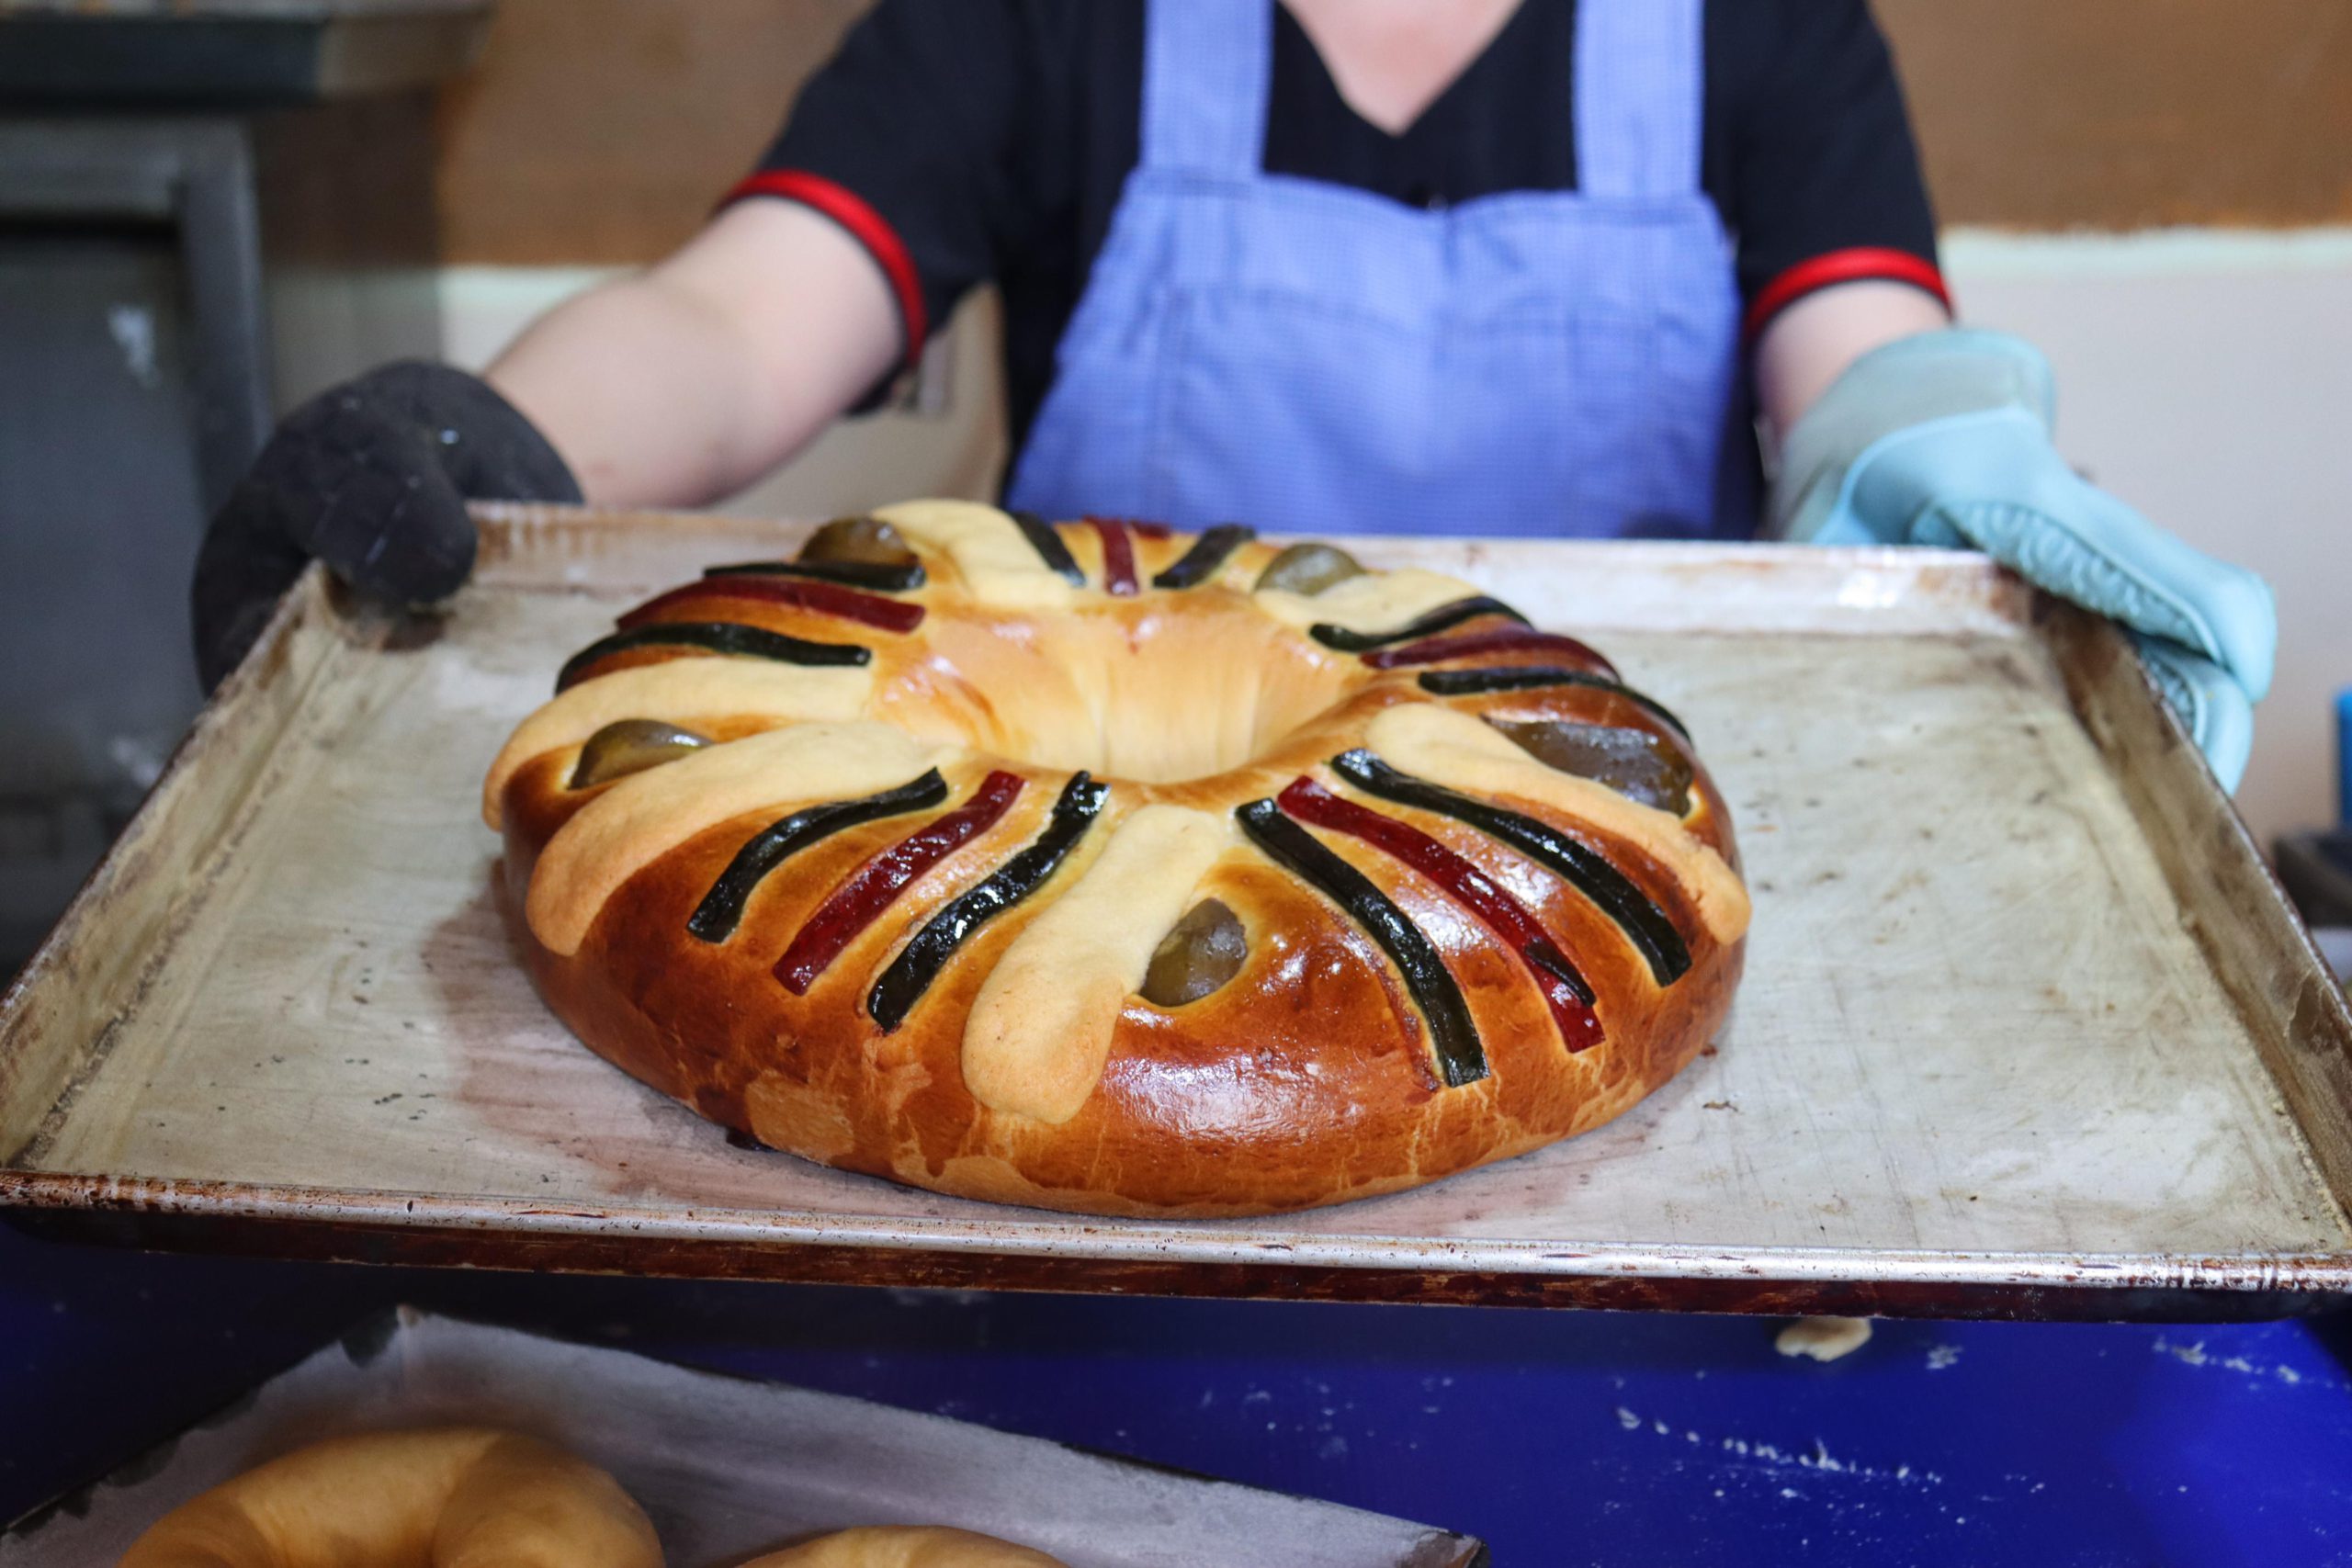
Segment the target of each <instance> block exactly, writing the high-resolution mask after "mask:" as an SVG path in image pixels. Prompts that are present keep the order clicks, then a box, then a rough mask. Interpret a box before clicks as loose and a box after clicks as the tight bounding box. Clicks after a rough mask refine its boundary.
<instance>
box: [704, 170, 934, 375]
mask: <svg viewBox="0 0 2352 1568" xmlns="http://www.w3.org/2000/svg"><path fill="white" fill-rule="evenodd" d="M753 196H772V197H782V198H783V199H785V200H786V201H797V202H798V203H800V204H801V205H802V206H803V207H807V208H809V209H813V210H815V211H817V212H820V213H821V214H823V215H824V216H825V217H827V218H830V219H831V220H833V221H834V222H836V223H838V224H840V225H841V226H842V228H843V229H845V230H847V231H849V236H850V238H851V239H853V240H855V241H856V242H857V243H859V244H861V245H863V246H865V250H866V254H869V255H871V256H872V257H873V258H874V262H875V265H877V266H879V267H880V268H881V269H882V276H883V277H884V278H885V279H887V280H888V283H889V285H890V293H891V296H892V297H893V298H894V299H897V301H898V304H899V321H901V322H902V323H903V324H904V325H905V327H906V334H907V357H906V363H907V365H908V367H910V368H911V367H913V365H914V363H915V361H916V360H918V359H920V358H921V357H922V345H923V342H924V339H925V338H926V337H927V336H928V335H929V333H930V322H929V321H927V320H926V318H925V315H924V312H923V306H922V278H921V277H920V276H918V275H917V274H916V272H915V264H914V258H913V257H912V256H910V255H909V254H907V245H906V242H905V241H903V240H901V239H899V231H897V230H896V229H893V228H892V227H890V224H889V222H888V220H886V219H885V218H884V217H883V216H882V215H881V214H880V213H878V212H876V211H875V210H874V209H873V208H871V207H869V206H867V205H866V203H865V198H864V197H860V196H859V195H858V194H857V193H856V192H855V191H853V190H851V189H850V188H849V187H848V186H842V185H837V184H835V183H834V182H833V181H831V180H829V179H827V178H825V177H824V176H823V175H812V174H808V173H806V172H804V171H802V170H799V169H767V170H763V171H762V172H761V173H759V174H756V175H752V177H751V178H750V179H747V180H745V181H744V182H743V183H742V184H741V185H739V186H736V187H735V188H734V189H733V190H730V191H729V192H728V193H727V197H726V199H725V200H724V201H722V202H720V203H719V205H720V206H721V207H727V206H731V205H732V204H734V203H735V202H738V201H741V200H742V199H743V198H744V197H753Z"/></svg>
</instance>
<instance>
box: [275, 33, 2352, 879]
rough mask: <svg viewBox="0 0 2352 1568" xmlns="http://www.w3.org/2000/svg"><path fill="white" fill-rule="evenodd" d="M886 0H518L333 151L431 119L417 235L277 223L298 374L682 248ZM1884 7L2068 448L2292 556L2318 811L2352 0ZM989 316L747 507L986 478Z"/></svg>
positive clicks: (1951, 191) (2302, 727)
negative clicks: (797, 96)
mask: <svg viewBox="0 0 2352 1568" xmlns="http://www.w3.org/2000/svg"><path fill="white" fill-rule="evenodd" d="M865 4H866V0H662V3H659V4H647V3H646V0H503V8H502V11H501V13H500V17H499V20H498V22H497V25H496V27H495V28H494V29H493V33H492V40H491V44H490V48H489V50H488V52H487V54H486V56H485V59H484V61H483V63H482V67H481V70H480V71H479V72H478V73H476V74H475V75H474V76H473V77H472V78H470V79H469V80H468V81H467V82H465V83H464V84H462V85H460V86H458V88H456V89H455V90H453V91H451V92H450V93H448V94H447V95H445V96H444V98H443V99H442V101H441V103H440V104H439V106H438V107H437V110H436V111H435V112H434V113H433V115H432V118H431V120H430V124H429V128H428V127H427V126H426V124H425V123H424V120H423V119H422V118H421V117H417V116H412V118H414V119H415V121H416V123H415V124H414V125H413V126H411V127H409V128H407V130H406V131H405V133H403V128H402V127H401V126H399V125H396V124H393V123H391V122H390V119H389V118H387V119H384V120H379V122H377V123H374V124H370V125H367V126H358V127H351V128H346V129H345V130H343V131H342V132H340V133H339V134H340V135H341V138H342V144H343V147H344V150H345V155H346V157H351V156H357V155H359V153H360V152H363V151H365V150H367V149H368V148H371V147H372V148H376V149H385V148H389V147H391V146H394V145H395V144H405V145H406V146H407V147H408V148H411V149H413V148H415V147H417V146H418V145H419V143H420V142H424V143H428V144H429V147H430V151H431V156H430V158H429V160H427V161H426V164H427V166H424V167H423V168H422V169H421V170H420V169H417V168H413V167H412V166H411V165H410V164H406V163H401V162H400V161H399V160H397V159H394V160H392V165H393V166H392V167H391V168H390V171H389V172H388V174H387V175H385V177H386V178H396V179H400V180H403V181H406V180H410V179H415V178H423V179H426V180H429V182H430V186H431V193H432V196H431V208H432V210H433V212H434V214H435V227H434V229H433V231H431V232H430V233H406V234H386V233H383V232H381V231H375V232H373V233H370V232H369V231H368V204H367V203H366V202H365V201H364V200H362V199H361V198H360V193H358V192H355V191H352V190H350V189H348V188H346V189H345V190H344V191H342V192H341V193H338V192H336V191H334V190H328V189H322V188H320V187H318V186H316V185H315V183H314V184H312V185H311V186H308V187H300V188H303V189H304V190H305V197H304V200H305V203H306V205H307V209H308V210H309V211H311V213H312V214H313V215H314V218H313V220H312V221H311V224H310V225H309V228H310V231H309V232H307V233H297V234H294V235H292V236H291V237H290V238H288V241H287V243H282V244H280V245H279V246H278V247H277V248H278V249H279V251H280V253H281V254H286V255H288V256H289V258H291V259H293V260H295V261H297V262H298V263H299V264H300V265H293V266H289V267H287V268H284V269H282V273H281V277H282V281H281V285H280V287H279V288H278V289H277V309H278V313H279V321H280V325H281V333H280V346H281V355H280V365H279V369H280V379H281V390H282V391H284V392H285V393H286V394H287V395H288V396H292V395H295V394H299V393H300V392H301V391H304V390H307V389H313V388H315V387H318V386H321V385H324V384H325V383H326V382H327V381H329V380H332V379H334V378H336V377H338V376H341V375H343V374H346V373H348V371H349V370H350V369H351V368H353V367H356V366H358V365H361V364H364V363H367V362H368V360H370V359H373V358H379V357H382V356H384V355H386V354H390V353H400V352H407V353H436V352H437V353H447V354H448V355H450V356H451V357H453V358H456V359H458V360H459V361H460V362H465V363H480V362H481V361H482V360H485V359H487V358H488V357H489V355H492V353H494V352H495V351H496V349H497V347H498V346H499V345H500V344H502V343H503V341H504V340H505V339H506V337H508V336H509V335H511V333H513V332H514V331H515V330H516V329H517V328H519V327H520V326H521V324H522V323H523V322H524V321H527V320H528V319H529V318H530V316H532V315H533V314H535V313H537V310H541V309H543V308H544V307H545V306H546V305H548V304H549V303H552V302H553V301H554V300H555V299H559V298H560V297H561V296H562V295H563V294H564V293H566V292H568V291H569V290H571V289H572V288H577V287H580V286H581V285H582V284H583V283H584V282H586V281H588V280H590V279H592V278H594V277H595V276H603V275H604V274H603V273H602V272H601V271H600V270H597V269H603V268H610V267H617V266H628V265H640V264H642V263H644V262H646V261H650V260H651V259H653V258H654V257H656V256H658V255H660V254H662V253H663V252H664V251H666V250H667V249H669V248H670V247H672V246H673V245H674V244H676V243H678V242H679V241H681V240H683V239H684V237H685V236H687V235H688V234H690V233H692V232H693V231H694V229H695V226H696V225H697V224H698V223H699V222H700V221H701V220H702V219H703V217H704V216H705V215H706V214H707V212H708V210H709V208H710V204H711V202H712V201H713V200H714V199H715V198H716V197H717V196H718V194H719V193H720V192H721V191H723V190H724V189H725V188H726V187H727V186H728V185H729V184H730V183H731V182H732V181H733V180H734V179H735V178H736V177H737V176H738V175H740V174H741V172H742V171H743V170H744V169H745V168H747V167H748V166H749V165H750V164H751V163H752V160H753V159H754V158H756V156H757V155H758V153H759V151H760V149H761V148H762V147H763V145H764V144H765V142H766V141H767V140H768V139H769V138H770V137H771V136H772V135H773V134H774V133H775V129H776V127H777V125H778V124H779V122H780V121H781V119H782V118H783V114H784V111H785V108H786V105H787V104H788V103H789V101H790V98H791V96H792V95H793V93H794V92H795V91H796V90H797V87H798V85H799V84H800V82H801V81H802V80H803V79H805V77H806V76H807V74H808V73H809V72H810V71H812V70H813V69H815V67H816V66H817V65H818V64H819V63H820V62H822V60H823V59H824V58H825V57H826V56H827V55H828V54H829V53H830V52H831V49H832V47H833V45H834V43H835V41H836V40H837V39H838V38H839V36H840V33H841V31H842V28H845V27H846V26H847V25H848V24H849V22H850V21H851V20H852V19H854V17H855V16H856V15H857V14H858V13H860V12H861V11H863V10H864V9H865ZM1877 8H1878V11H1879V14H1880V17H1881V19H1882V21H1883V23H1884V25H1885V27H1886V29H1887V32H1888V34H1889V36H1890V38H1891V39H1893V41H1894V48H1895V51H1896V54H1897V57H1898V60H1899V62H1900V64H1901V65H1902V68H1903V71H1904V74H1905V81H1906V83H1907V84H1908V85H1909V89H1910V92H1911V96H1912V102H1913V107H1914V112H1915V115H1916V118H1917V121H1918V125H1919V133H1920V139H1921V141H1922V145H1923V147H1924V149H1925V152H1926V156H1927V161H1928V175H1929V179H1930V183H1931V184H1932V186H1934V189H1935V193H1936V197H1937V201H1938V205H1939V210H1940V211H1941V213H1942V215H1943V217H1944V218H1945V220H1947V222H1949V223H1951V224H1954V225H1958V226H1960V231H1958V232H1956V233H1955V234H1954V235H1953V236H1952V237H1951V241H1950V243H1949V250H1948V255H1947V263H1948V268H1949V271H1950V272H1951V276H1952V278H1953V281H1954V284H1955V287H1956V289H1957V291H1958V294H1959V297H1960V299H1961V303H1962V309H1963V310H1964V311H1965V312H1966V313H1967V314H1968V315H1969V317H1970V318H1971V319H1972V320H1974V321H1978V322H1981V323H1983V324H1985V325H1991V326H2000V327H2006V328H2009V329H2011V330H2014V331H2017V332H2019V333H2022V334H2023V335H2025V336H2027V337H2030V338H2032V339H2033V340H2035V341H2036V342H2039V343H2041V344H2042V345H2043V346H2044V347H2045V348H2046V349H2047V350H2048V351H2049V352H2050V354H2051V355H2052V359H2053V360H2054V361H2055V362H2056V364H2057V367H2058V370H2059V376H2060V382H2061V386H2062V389H2063V392H2062V402H2063V412H2062V417H2061V429H2060V435H2061V444H2062V446H2064V448H2065V449H2066V451H2067V453H2068V455H2069V456H2070V457H2073V458H2074V459H2075V461H2076V462H2077V463H2080V464H2081V465H2082V466H2084V467H2085V468H2087V469H2089V470H2090V471H2091V472H2092V473H2094V474H2095V475H2096V476H2097V477H2098V479H2099V480H2100V481H2101V482H2102V483H2104V484H2106V485H2108V486H2109V488H2111V489H2113V490H2114V491H2117V492H2118V493H2119V494H2120V495H2122V496H2123V497H2124V498H2125V499H2127V500H2129V501H2131V502H2134V503H2135V504H2137V505H2139V506H2140V507H2141V508H2142V509H2143V510H2144V511H2146V512H2147V513H2149V514H2150V515H2151V516H2153V517H2154V518H2156V519H2157V520H2158V521H2159V522H2161V523H2162V524H2164V525H2165V526H2167V527H2170V528H2173V529H2175V530H2177V531H2178V532H2179V533H2181V534H2182V535H2184V536H2187V537H2188V538H2189V539H2190V540H2192V541H2193V542H2195V543H2197V544H2198V545H2199V546H2200V547H2204V548H2207V549H2210V550H2212V551H2214V552H2216V553H2218V554H2222V555H2226V556H2230V557H2232V558H2235V559H2239V560H2244V561H2245V562H2247V563H2248V564H2250V565H2252V566H2254V567H2256V569H2257V570H2262V571H2264V572H2265V573H2266V574H2267V575H2268V576H2269V577H2270V579H2271V581H2273V582H2274V584H2276V585H2277V586H2278V590H2279V597H2280V608H2281V613H2282V616H2283V618H2284V621H2285V626H2286V643H2285V647H2284V649H2282V658H2281V664H2280V673H2279V679H2278V687H2277V690H2276V693H2275V694H2274V695H2273V697H2272V699H2271V701H2270V702H2269V704H2268V705H2266V707H2265V708H2264V710H2263V715H2262V722H2261V726H2260V731H2259V738H2258V740H2257V743H2256V757H2255V762H2254V766H2253V768H2252V770H2251V771H2250V773H2249V774H2248V779H2247V784H2246V787H2245V791H2244V794H2243V795H2242V804H2243V806H2244V807H2245V811H2246V814H2247V816H2248V818H2249V819H2250V820H2251V821H2252V822H2253V823H2254V824H2255V826H2256V829H2257V831H2259V832H2261V833H2262V834H2264V835H2265V836H2266V837H2267V836H2268V835H2269V834H2271V833H2273V832H2275V831H2278V830H2279V829H2285V828H2290V827H2295V826H2301V825H2305V824H2308V823H2311V822H2315V821H2318V820H2320V819H2322V818H2323V817H2324V815H2325V813H2326V812H2327V811H2328V809H2329V808H2330V802H2331V800H2332V793H2331V785H2330V784H2329V782H2328V781H2329V778H2330V776H2331V773H2330V771H2331V769H2332V765H2333V749H2332V740H2331V732H2330V728H2329V720H2328V715H2327V711H2326V704H2325V702H2324V697H2325V695H2326V694H2327V693H2328V692H2330V691H2332V690H2333V688H2334V687H2335V685H2337V684H2339V683H2346V682H2352V615H2346V614H2344V613H2343V612H2342V611H2340V610H2339V609H2337V607H2336V606H2335V604H2332V603H2331V602H2330V600H2331V598H2332V596H2333V595H2334V593H2335V592H2337V591H2338V590H2339V586H2340V585H2343V584H2345V582H2346V578H2347V576H2352V574H2347V573H2346V570H2345V561H2346V558H2352V547H2347V546H2346V544H2345V543H2344V540H2345V525H2346V519H2345V517H2344V516H2343V513H2344V512H2345V510H2346V507H2347V502H2346V498H2347V497H2352V442H2348V441H2346V439H2344V437H2343V435H2342V434H2341V426H2342V424H2343V420H2344V415H2345V413H2346V411H2352V238H2347V237H2346V236H2347V235H2352V229H2346V228H2342V227H2337V226H2341V225H2346V224H2352V151H2347V150H2352V0H2232V4H2230V5H2227V6H2222V5H2217V4H2214V3H2212V0H2066V3H2065V4H2063V5H2051V4H2049V3H2048V0H1972V3H1971V4H1968V5H1965V6H1958V5H1952V4H1951V3H1950V0H1877ZM379 113H381V114H383V115H385V116H391V115H393V114H394V113H395V111H391V110H385V111H379ZM305 134H306V135H311V134H315V133H311V132H306V133H305ZM387 155H388V154H383V153H380V152H379V156H387ZM321 213H323V214H327V215H329V218H328V220H327V221H326V223H325V227H326V228H327V229H328V230H329V231H328V232H320V231H319V230H320V228H321V223H320V221H319V220H317V219H316V218H315V215H316V214H321ZM2184 226H2189V227H2193V228H2195V229H2199V230H2202V231H2203V232H2182V231H2179V230H2180V229H2181V228H2183V227H2184ZM2061 231H2064V232H2061ZM2082 231H2095V232H2091V233H2084V232H2082ZM352 235H358V236H361V237H362V238H364V239H365V242H366V243H364V244H362V243H359V242H358V241H356V240H354V239H352V238H351V237H350V236H352ZM339 251H340V252H341V253H342V254H340V255H339V254H338V253H339ZM993 330H994V327H993V320H992V315H991V312H990V311H989V308H988V305H987V302H986V301H981V302H979V304H978V307H977V308H976V309H972V310H966V311H964V312H962V313H961V314H960V315H959V316H958V318H957V321H956V324H955V326H954V328H953V330H952V331H951V333H949V334H947V335H948V337H949V339H950V342H951V345H952V346H951V348H950V350H949V353H950V355H951V362H952V363H951V367H950V371H949V373H950V375H951V377H952V379H953V386H954V389H955V395H954V396H953V397H952V398H951V399H950V400H949V402H948V405H947V408H946V410H945V412H944V413H943V414H938V415H930V416H923V415H914V414H909V413H888V414H884V415H880V416H877V417H875V418H872V419H868V420H863V421H858V422H854V423H849V424H845V425H844V426H842V428H841V429H839V430H837V431H836V432H834V433H833V434H830V435H828V436H827V437H826V438H825V439H824V440H823V441H822V442H820V444H819V445H818V446H816V447H814V448H812V449H811V451H810V452H809V453H808V454H806V455H805V456H804V457H802V458H801V459H800V460H799V461H798V462H797V463H795V464H794V465H793V466H792V467H791V468H788V469H787V470H786V471H785V472H784V473H782V474H780V475H778V476H776V477H775V479H772V480H770V481H769V482H768V483H766V484H763V485H762V486H760V487H758V488H757V489H755V490H754V491H752V492H750V493H749V494H748V495H746V496H744V497H742V498H739V500H738V501H737V502H735V503H733V509H736V510H742V511H747V512H768V513H799V514H822V513H831V512H834V511H838V510H842V509H844V508H846V507H849V506H853V505H855V504H858V503H860V502H870V501H872V500H873V499H875V498H876V497H877V496H881V495H885V494H888V495H897V494H903V493H910V492H913V491H936V492H941V493H965V494H978V493H985V492H986V491H987V490H988V489H989V486H990V484H991V483H992V480H993V476H994V473H995V471H996V466H997V464H998V463H999V462H1000V461H1001V441H1002V434H1001V418H1000V416H999V414H998V412H997V409H996V404H995V399H994V396H993V378H992V376H991V374H990V372H989V367H991V366H992V365H993V362H994V351H993V346H992V344H993V336H992V333H993Z"/></svg>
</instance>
